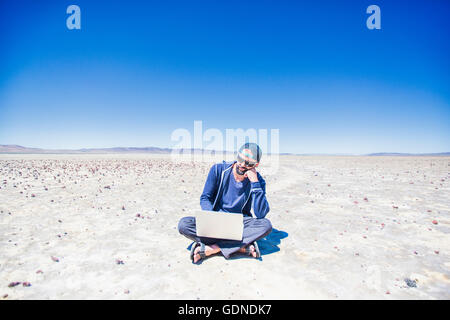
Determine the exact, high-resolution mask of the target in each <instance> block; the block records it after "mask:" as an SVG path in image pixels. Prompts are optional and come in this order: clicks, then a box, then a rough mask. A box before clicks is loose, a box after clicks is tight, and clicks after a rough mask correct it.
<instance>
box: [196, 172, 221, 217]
mask: <svg viewBox="0 0 450 320" xmlns="http://www.w3.org/2000/svg"><path fill="white" fill-rule="evenodd" d="M217 171H218V170H217V164H215V165H213V166H212V167H211V169H210V170H209V173H208V177H207V178H206V182H205V187H204V188H203V193H202V195H201V196H200V207H201V208H202V210H208V211H212V210H213V205H214V200H215V198H216V193H217V188H218V185H217V179H218V173H217Z"/></svg>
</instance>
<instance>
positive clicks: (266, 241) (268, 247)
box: [256, 228, 289, 256]
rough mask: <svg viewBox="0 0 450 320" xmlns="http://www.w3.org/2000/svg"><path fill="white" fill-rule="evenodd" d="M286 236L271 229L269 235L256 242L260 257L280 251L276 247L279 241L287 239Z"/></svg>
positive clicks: (283, 232) (285, 233) (282, 232)
mask: <svg viewBox="0 0 450 320" xmlns="http://www.w3.org/2000/svg"><path fill="white" fill-rule="evenodd" d="M288 235H289V234H288V233H287V232H285V231H281V230H277V229H275V228H273V229H272V232H271V233H269V234H268V235H267V236H265V237H264V238H262V239H259V240H258V241H256V242H257V243H258V247H259V251H260V252H261V255H262V256H263V255H266V254H271V253H275V252H278V251H280V248H279V247H278V245H279V244H280V243H281V239H284V238H287V237H288Z"/></svg>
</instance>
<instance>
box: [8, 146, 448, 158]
mask: <svg viewBox="0 0 450 320" xmlns="http://www.w3.org/2000/svg"><path fill="white" fill-rule="evenodd" d="M3 149H6V150H3ZM8 149H12V150H9V151H8ZM14 149H19V150H14ZM152 149H153V150H152ZM173 150H181V151H183V153H184V151H190V152H199V151H201V152H205V151H207V152H214V153H234V152H236V151H227V150H214V149H203V148H167V147H154V146H147V147H107V148H103V147H97V148H78V149H55V148H35V147H24V146H21V145H17V144H0V154H74V153H75V154H88V153H92V152H94V153H95V154H102V153H103V154H106V153H109V154H111V153H114V151H116V152H118V153H170V152H171V151H173ZM21 151H22V152H21ZM102 151H103V152H102ZM127 151H129V152H127ZM158 151H159V152H158ZM266 154H267V155H293V156H302V155H322V156H326V155H330V156H427V155H430V156H432V155H440V156H450V152H449V151H443V152H419V153H418V152H370V153H320V152H319V153H318V152H313V153H307V152H305V153H293V152H279V153H271V152H268V153H266Z"/></svg>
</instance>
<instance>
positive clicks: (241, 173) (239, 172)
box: [236, 164, 248, 176]
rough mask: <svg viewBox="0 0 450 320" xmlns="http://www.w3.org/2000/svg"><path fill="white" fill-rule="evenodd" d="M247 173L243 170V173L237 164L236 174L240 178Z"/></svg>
mask: <svg viewBox="0 0 450 320" xmlns="http://www.w3.org/2000/svg"><path fill="white" fill-rule="evenodd" d="M247 171H248V169H245V170H244V171H241V170H240V166H239V165H238V164H236V173H237V174H238V175H240V176H243V175H244V174H245V173H246V172H247Z"/></svg>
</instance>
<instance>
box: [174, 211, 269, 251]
mask: <svg viewBox="0 0 450 320" xmlns="http://www.w3.org/2000/svg"><path fill="white" fill-rule="evenodd" d="M178 231H179V232H180V233H181V234H182V235H184V236H185V237H187V238H188V239H191V240H192V241H197V242H202V243H204V244H206V245H211V244H217V245H218V246H219V247H220V250H221V251H222V254H223V255H224V256H225V258H227V259H228V258H229V257H230V255H231V254H233V253H235V252H237V251H238V250H239V249H240V248H242V247H244V246H247V245H249V244H250V243H252V242H253V241H256V240H259V239H261V238H264V237H265V236H267V235H268V234H269V233H270V232H271V231H272V224H271V223H270V221H269V220H267V219H265V218H264V219H255V218H252V217H248V216H244V232H243V236H242V241H238V240H223V239H214V238H206V237H198V236H197V232H196V228H195V217H184V218H182V219H181V220H180V222H179V223H178Z"/></svg>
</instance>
